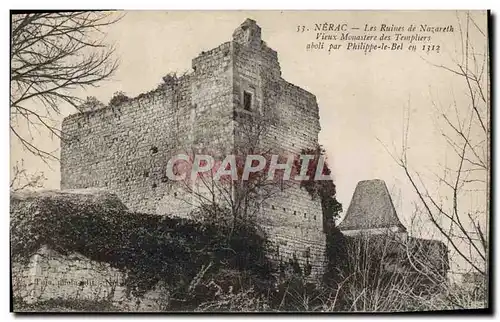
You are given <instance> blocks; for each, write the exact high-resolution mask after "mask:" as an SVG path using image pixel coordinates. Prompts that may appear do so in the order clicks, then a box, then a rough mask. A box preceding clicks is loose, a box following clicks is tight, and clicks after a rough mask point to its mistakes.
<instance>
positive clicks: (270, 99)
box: [61, 19, 325, 276]
mask: <svg viewBox="0 0 500 322" xmlns="http://www.w3.org/2000/svg"><path fill="white" fill-rule="evenodd" d="M192 69H193V70H192V72H190V73H188V74H186V75H183V76H181V77H170V78H168V82H167V81H165V82H164V84H162V85H160V86H159V87H158V88H157V89H154V90H152V91H150V92H148V93H144V94H141V95H139V96H137V97H135V98H131V99H128V100H126V101H124V102H122V103H121V104H119V105H115V106H102V107H99V108H97V109H90V110H86V111H82V112H80V113H77V114H74V115H70V116H68V117H67V118H65V119H64V121H63V126H62V130H63V133H64V140H62V143H61V188H62V189H67V188H89V187H102V188H106V189H108V190H110V191H112V192H114V193H116V194H117V195H118V197H119V198H120V199H121V200H122V201H123V202H124V203H125V205H127V207H129V209H131V210H134V211H141V212H148V213H156V214H159V215H172V216H188V215H189V214H190V212H191V211H192V210H193V206H192V204H190V203H188V202H185V201H186V200H185V199H186V198H182V196H183V194H184V193H185V192H184V191H183V190H182V188H180V187H179V186H178V184H177V183H176V182H172V181H170V180H168V178H167V177H166V175H165V168H166V165H167V161H168V160H169V159H170V158H171V157H172V156H173V155H176V154H178V153H179V152H185V151H193V150H194V151H200V150H203V151H207V150H212V151H214V153H216V154H217V153H219V154H224V153H227V152H228V151H231V150H233V149H234V148H235V146H237V145H238V142H239V140H241V139H242V135H243V134H242V133H241V129H242V128H243V127H244V125H245V122H246V121H247V120H248V119H250V118H252V117H256V116H261V117H264V118H266V119H267V120H270V121H269V122H266V123H265V124H266V131H265V132H264V134H263V135H261V136H260V137H259V144H260V145H261V146H262V147H266V148H267V147H269V148H272V149H273V150H274V151H276V152H279V153H290V154H299V153H301V151H302V150H303V149H306V148H314V147H316V145H317V143H318V133H319V130H320V125H319V111H318V105H317V102H316V97H315V96H314V95H313V94H311V93H309V92H307V91H306V90H304V89H302V88H300V87H297V86H295V85H293V84H291V83H289V82H287V81H285V80H284V79H283V78H282V77H281V70H280V65H279V62H278V55H277V53H276V51H274V50H273V49H271V48H269V47H268V46H267V45H266V43H265V42H264V41H262V39H261V28H260V27H259V26H258V25H257V24H256V22H255V21H253V20H251V19H247V20H245V21H244V22H243V24H241V25H240V26H239V27H238V28H236V30H235V31H234V33H233V35H232V40H230V41H228V42H225V43H223V44H221V45H220V46H218V47H216V48H213V49H211V50H209V51H204V52H202V53H201V54H200V55H199V56H198V57H196V58H194V59H193V60H192ZM188 198H189V197H188ZM259 216H260V218H259V223H260V225H261V226H262V227H263V228H264V229H265V230H266V231H267V233H268V236H269V237H270V240H271V242H272V243H271V246H270V250H269V254H270V256H271V257H272V258H274V259H276V260H278V261H279V260H281V261H288V260H289V259H291V258H296V259H297V260H298V262H299V263H300V264H301V265H302V266H304V267H306V266H309V268H310V269H311V273H312V275H314V276H320V275H321V273H322V271H323V267H324V264H325V263H324V262H325V256H324V251H325V236H324V233H323V227H322V225H323V220H322V211H321V204H320V201H319V200H313V199H312V198H311V196H309V194H308V193H307V192H306V191H305V190H304V189H301V188H300V187H299V186H298V185H293V186H292V187H290V188H287V189H286V190H283V191H277V193H276V195H275V196H274V197H273V198H272V199H270V200H266V201H265V202H263V203H262V205H261V208H260V210H259Z"/></svg>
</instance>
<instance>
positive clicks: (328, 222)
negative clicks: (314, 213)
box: [295, 145, 342, 232]
mask: <svg viewBox="0 0 500 322" xmlns="http://www.w3.org/2000/svg"><path fill="white" fill-rule="evenodd" d="M301 152H302V154H303V155H314V156H315V158H314V159H312V160H310V162H309V164H308V169H307V173H306V174H307V175H308V176H309V180H303V181H301V183H300V185H301V187H302V188H304V189H305V190H306V191H307V192H308V193H309V195H310V196H311V198H313V199H318V198H319V199H320V201H321V208H322V210H323V228H324V231H325V232H326V231H328V230H329V229H330V227H334V226H335V222H334V220H335V219H336V218H338V217H339V215H340V212H341V211H342V204H341V203H340V202H338V201H337V198H336V193H337V191H336V186H335V183H334V182H333V181H332V180H314V177H315V174H316V168H317V166H318V161H319V157H320V156H325V154H326V151H325V149H324V148H323V147H322V146H319V145H318V146H317V147H316V148H315V149H303V150H302V151H301ZM295 166H296V169H301V166H302V164H301V162H300V160H296V162H295ZM330 174H331V170H330V169H329V168H328V164H327V162H326V161H325V164H324V168H323V175H330Z"/></svg>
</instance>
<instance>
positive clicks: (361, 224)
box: [338, 179, 406, 230]
mask: <svg viewBox="0 0 500 322" xmlns="http://www.w3.org/2000/svg"><path fill="white" fill-rule="evenodd" d="M395 226H396V227H399V228H401V229H403V230H406V228H405V227H404V226H403V224H401V222H400V221H399V218H398V216H397V214H396V210H395V209H394V204H393V203H392V199H391V196H390V195H389V190H388V189H387V186H386V184H385V182H384V181H383V180H379V179H374V180H365V181H360V182H358V185H357V186H356V189H355V190H354V195H353V196H352V200H351V204H350V205H349V208H348V209H347V213H346V216H345V217H344V220H342V222H341V223H340V225H339V226H338V228H339V229H340V230H354V229H356V230H357V229H372V228H389V227H395Z"/></svg>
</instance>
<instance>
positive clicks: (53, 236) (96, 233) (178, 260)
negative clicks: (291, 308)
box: [10, 192, 271, 296]
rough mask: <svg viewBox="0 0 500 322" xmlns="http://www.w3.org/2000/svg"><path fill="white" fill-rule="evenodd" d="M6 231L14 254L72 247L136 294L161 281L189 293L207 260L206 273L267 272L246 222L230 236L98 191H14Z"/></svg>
mask: <svg viewBox="0 0 500 322" xmlns="http://www.w3.org/2000/svg"><path fill="white" fill-rule="evenodd" d="M10 231H11V249H12V254H13V259H14V260H23V259H24V260H27V259H29V258H30V257H31V255H32V254H34V253H35V252H36V251H37V250H38V249H39V248H40V247H41V246H42V245H47V246H49V247H50V248H53V249H54V250H57V251H59V252H62V253H65V252H78V253H81V254H82V255H84V256H86V257H88V258H90V259H92V260H96V261H100V262H107V263H109V264H110V265H111V266H113V267H116V268H119V269H121V270H123V271H125V272H127V273H128V274H127V276H128V277H127V281H126V285H127V287H128V288H129V290H130V291H131V292H132V294H133V295H135V296H140V295H142V294H144V293H145V292H146V291H148V290H149V289H151V288H152V287H153V286H154V285H156V284H157V283H158V282H159V281H164V282H166V284H167V285H169V286H170V287H171V288H172V289H174V290H176V291H177V292H178V293H182V292H186V293H187V290H188V288H189V286H190V283H191V282H192V280H193V278H195V276H196V275H197V274H198V273H199V271H200V268H201V267H203V266H204V265H208V264H209V263H211V264H210V272H213V271H214V272H215V271H218V270H219V269H221V268H231V269H236V270H246V271H248V272H250V273H251V274H253V275H255V276H257V277H259V278H266V277H267V278H268V277H269V276H270V270H271V265H270V264H269V263H268V261H267V259H266V257H265V255H264V247H265V238H264V237H262V236H261V235H260V234H259V235H257V234H256V233H255V232H256V230H255V228H253V227H251V226H249V225H238V226H237V227H235V231H234V232H233V234H232V235H231V236H232V237H231V238H229V239H228V237H227V236H228V232H227V231H225V230H224V229H220V227H217V226H216V225H210V224H207V223H204V224H201V223H199V222H196V221H194V220H190V219H182V218H169V217H165V216H157V215H150V214H142V213H134V212H130V211H128V210H127V209H126V208H125V207H124V206H123V204H121V202H120V201H119V200H118V199H117V198H116V197H114V196H113V195H109V194H104V193H64V192H51V193H30V194H12V196H11V229H10ZM210 272H208V273H210Z"/></svg>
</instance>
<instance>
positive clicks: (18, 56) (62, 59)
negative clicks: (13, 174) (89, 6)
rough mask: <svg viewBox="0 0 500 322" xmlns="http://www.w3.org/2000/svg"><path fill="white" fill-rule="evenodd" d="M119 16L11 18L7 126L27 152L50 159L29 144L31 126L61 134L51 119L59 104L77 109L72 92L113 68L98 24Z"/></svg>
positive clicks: (114, 63) (50, 14)
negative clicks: (21, 126) (21, 124)
mask: <svg viewBox="0 0 500 322" xmlns="http://www.w3.org/2000/svg"><path fill="white" fill-rule="evenodd" d="M120 18H121V16H115V15H113V14H112V13H109V12H47V13H43V12H37V13H27V14H13V15H12V16H11V52H10V62H11V92H10V115H11V125H10V129H11V133H12V134H13V136H14V137H15V138H17V139H18V140H19V141H20V142H21V144H22V145H23V146H24V148H26V150H27V151H29V152H31V153H33V154H34V155H36V156H38V157H40V158H42V159H43V160H47V159H56V156H55V155H54V153H52V152H51V151H45V150H44V149H41V148H39V147H37V146H36V145H35V144H34V143H33V142H32V141H33V136H32V134H31V130H32V129H35V130H37V131H40V130H45V131H49V133H50V134H51V135H52V136H55V137H58V138H61V133H60V129H59V127H58V124H57V122H55V121H54V118H53V116H54V115H55V114H59V113H60V112H61V111H60V105H61V104H62V103H68V104H70V105H72V106H74V107H76V108H79V105H80V104H81V103H82V100H81V99H80V98H78V97H76V96H75V95H74V93H73V90H74V89H77V88H85V87H88V86H96V85H97V84H98V83H99V82H100V81H103V80H105V79H108V78H109V77H110V76H111V75H112V74H113V73H114V72H115V70H116V69H117V67H118V61H117V60H116V59H114V58H113V54H114V48H113V47H109V46H107V45H106V44H105V43H104V34H103V32H102V28H103V27H105V26H109V25H111V24H113V23H115V22H117V21H118V20H119V19H120ZM30 103H31V104H30ZM34 104H39V105H40V108H35V107H33V106H36V105H34ZM20 121H25V122H26V124H27V126H28V131H27V132H26V131H23V132H21V131H20V130H19V128H18V124H16V123H18V122H20Z"/></svg>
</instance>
